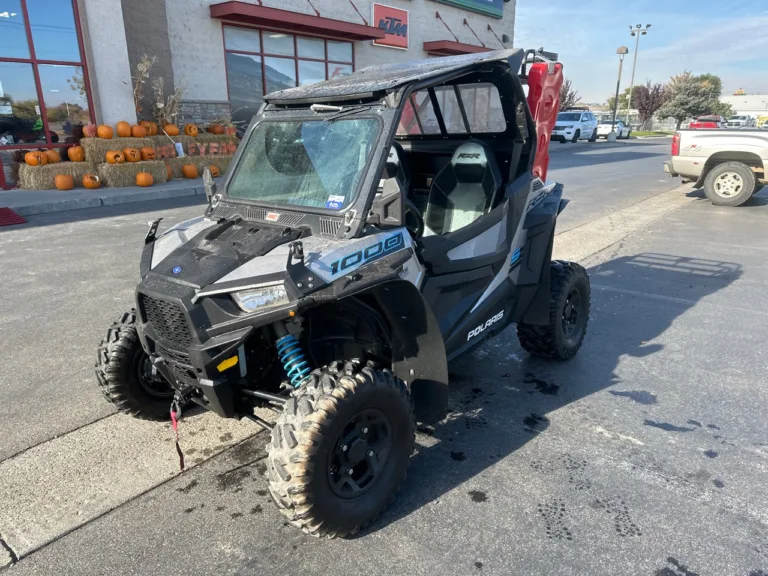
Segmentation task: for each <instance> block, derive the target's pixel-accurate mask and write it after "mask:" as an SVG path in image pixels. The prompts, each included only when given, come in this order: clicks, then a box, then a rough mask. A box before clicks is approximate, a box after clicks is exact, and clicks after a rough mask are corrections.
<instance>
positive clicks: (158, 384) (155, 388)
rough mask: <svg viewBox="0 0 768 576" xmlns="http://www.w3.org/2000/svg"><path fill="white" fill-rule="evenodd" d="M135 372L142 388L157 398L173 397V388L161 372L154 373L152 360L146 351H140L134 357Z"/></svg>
mask: <svg viewBox="0 0 768 576" xmlns="http://www.w3.org/2000/svg"><path fill="white" fill-rule="evenodd" d="M133 367H134V373H135V374H136V379H137V380H138V381H139V385H140V386H141V388H142V390H144V391H145V392H146V393H147V394H149V395H150V396H152V397H153V398H157V399H171V398H173V388H171V385H170V384H168V382H167V381H166V380H165V378H163V377H162V376H160V375H159V374H153V373H152V362H150V360H149V356H147V355H146V354H145V353H144V351H141V352H139V353H138V354H136V356H134V358H133Z"/></svg>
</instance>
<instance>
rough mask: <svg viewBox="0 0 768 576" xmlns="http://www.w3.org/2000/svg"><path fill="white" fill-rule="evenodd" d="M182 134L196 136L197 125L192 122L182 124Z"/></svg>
mask: <svg viewBox="0 0 768 576" xmlns="http://www.w3.org/2000/svg"><path fill="white" fill-rule="evenodd" d="M184 134H186V135H187V136H192V137H194V136H197V126H195V125H194V124H187V125H186V126H184Z"/></svg>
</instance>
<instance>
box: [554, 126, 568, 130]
mask: <svg viewBox="0 0 768 576" xmlns="http://www.w3.org/2000/svg"><path fill="white" fill-rule="evenodd" d="M553 129H554V130H565V126H555V127H554V128H553Z"/></svg>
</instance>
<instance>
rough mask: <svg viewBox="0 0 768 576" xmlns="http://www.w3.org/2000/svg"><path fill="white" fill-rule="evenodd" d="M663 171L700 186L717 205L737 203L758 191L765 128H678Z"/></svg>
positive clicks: (766, 149)
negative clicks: (670, 156) (669, 158)
mask: <svg viewBox="0 0 768 576" xmlns="http://www.w3.org/2000/svg"><path fill="white" fill-rule="evenodd" d="M664 171H665V172H667V173H669V174H671V175H672V176H682V177H683V178H685V179H687V180H691V181H693V182H696V187H697V188H702V187H703V188H704V193H705V194H706V195H707V198H709V200H710V201H711V202H712V204H716V205H718V206H738V205H740V204H743V203H744V202H746V201H747V200H749V198H750V197H751V196H752V194H754V193H755V192H757V191H759V190H760V189H761V188H762V187H763V186H764V185H765V182H766V174H767V173H768V132H765V131H764V130H758V129H744V128H742V129H739V130H722V129H719V130H680V131H678V132H676V133H675V135H674V137H673V138H672V160H670V161H667V162H665V163H664Z"/></svg>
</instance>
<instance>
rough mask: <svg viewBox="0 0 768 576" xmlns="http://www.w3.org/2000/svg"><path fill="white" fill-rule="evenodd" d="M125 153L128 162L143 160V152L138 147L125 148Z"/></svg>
mask: <svg viewBox="0 0 768 576" xmlns="http://www.w3.org/2000/svg"><path fill="white" fill-rule="evenodd" d="M123 155H124V156H125V161H126V162H138V161H139V160H141V153H140V152H139V151H138V150H137V149H136V148H123Z"/></svg>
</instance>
